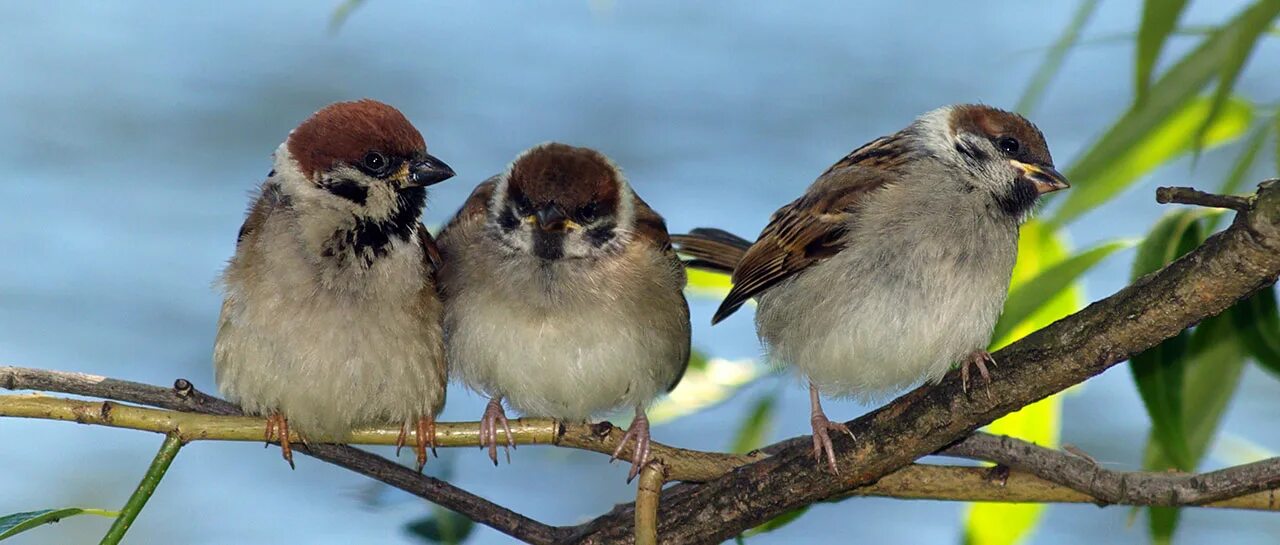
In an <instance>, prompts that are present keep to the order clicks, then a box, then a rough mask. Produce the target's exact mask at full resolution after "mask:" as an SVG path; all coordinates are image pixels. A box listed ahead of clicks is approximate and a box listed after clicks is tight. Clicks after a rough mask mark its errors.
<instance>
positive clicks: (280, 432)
mask: <svg viewBox="0 0 1280 545" xmlns="http://www.w3.org/2000/svg"><path fill="white" fill-rule="evenodd" d="M262 440H263V441H266V445H263V446H264V447H265V446H267V445H270V444H271V443H272V442H279V443H280V455H281V456H284V461H286V462H289V469H297V468H296V467H295V466H294V465H293V448H292V447H291V446H290V445H289V421H288V420H287V419H285V417H284V415H282V414H280V413H278V412H275V413H271V415H270V416H268V417H267V430H266V432H265V433H263V435H262Z"/></svg>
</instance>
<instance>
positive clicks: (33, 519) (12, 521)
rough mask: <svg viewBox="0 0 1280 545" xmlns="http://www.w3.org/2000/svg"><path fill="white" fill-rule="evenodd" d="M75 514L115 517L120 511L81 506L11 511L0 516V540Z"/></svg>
mask: <svg viewBox="0 0 1280 545" xmlns="http://www.w3.org/2000/svg"><path fill="white" fill-rule="evenodd" d="M76 515H97V516H100V517H107V518H116V517H118V516H120V513H117V512H115V511H104V510H102V509H86V508H81V507H68V508H65V509H41V510H39V511H27V512H25V513H13V514H11V515H5V516H3V517H0V540H5V539H8V538H11V537H13V536H15V535H18V534H21V533H22V532H25V531H27V530H30V529H32V528H35V527H38V526H41V525H44V524H53V523H55V522H58V521H60V520H62V519H64V518H67V517H73V516H76Z"/></svg>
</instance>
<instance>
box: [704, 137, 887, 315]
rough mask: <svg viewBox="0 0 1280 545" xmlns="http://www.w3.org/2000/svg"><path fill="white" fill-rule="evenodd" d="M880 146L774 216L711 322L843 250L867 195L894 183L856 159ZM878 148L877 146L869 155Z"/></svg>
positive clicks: (824, 178)
mask: <svg viewBox="0 0 1280 545" xmlns="http://www.w3.org/2000/svg"><path fill="white" fill-rule="evenodd" d="M883 140H885V139H880V140H877V141H876V142H881V141H883ZM876 142H873V143H872V144H868V145H867V146H863V147H862V148H859V149H858V150H855V151H854V153H851V154H850V155H849V156H848V157H846V158H845V159H842V160H841V162H840V163H837V164H836V165H837V166H835V167H832V169H830V170H828V171H827V172H826V173H825V174H823V175H822V176H821V177H819V178H818V181H816V182H815V183H814V184H813V185H812V186H811V187H810V188H809V190H808V191H807V192H806V193H805V194H804V196H802V197H800V198H799V199H796V200H794V201H792V202H791V203H790V204H788V205H786V206H784V207H782V208H780V209H778V211H777V212H775V213H774V214H773V216H772V217H771V218H770V219H769V224H768V225H767V226H765V228H764V231H762V232H761V233H760V238H758V239H757V240H756V242H755V244H752V245H751V247H750V248H748V249H747V251H746V253H745V254H744V255H743V256H742V259H741V261H739V262H738V264H737V267H736V268H735V269H734V271H733V289H731V290H730V291H729V295H728V296H727V297H725V300H724V302H722V303H721V304H720V308H719V309H718V310H716V314H715V316H714V317H713V318H712V323H716V322H719V321H720V320H723V319H725V318H727V317H728V316H729V315H730V314H733V313H734V312H735V311H737V310H738V308H740V307H742V305H743V304H744V303H746V302H747V300H749V299H751V298H752V297H755V296H757V295H759V294H760V293H762V292H764V291H765V290H767V289H769V288H770V287H773V286H774V285H777V284H778V283H779V282H782V281H783V280H786V279H787V278H790V277H792V276H794V275H795V274H797V273H799V272H800V271H803V270H804V269H805V268H807V267H809V266H811V265H813V264H815V263H818V262H819V261H822V260H824V259H826V258H828V257H831V256H832V255H835V253H836V252H838V251H840V250H841V249H843V248H844V246H845V245H846V244H847V241H846V240H845V234H846V230H847V229H848V226H849V222H850V221H851V220H852V219H853V217H854V216H855V215H856V214H857V210H858V206H859V205H860V204H861V202H862V201H863V200H864V199H865V197H866V195H867V194H869V193H870V192H872V191H874V190H876V189H879V188H881V187H884V186H885V185H886V184H887V183H888V180H889V179H890V177H889V176H886V172H885V170H882V169H880V168H874V167H872V168H868V167H866V166H863V165H864V164H865V163H860V162H858V161H856V159H857V157H856V156H857V155H858V154H859V153H867V152H868V150H869V146H872V145H873V144H875V143H876ZM875 149H878V148H871V149H870V151H875ZM885 157H886V156H885V155H882V154H879V153H875V154H873V156H871V157H869V158H868V159H869V160H871V161H872V162H879V161H880V160H882V159H884V158H885ZM842 163H846V164H843V165H842Z"/></svg>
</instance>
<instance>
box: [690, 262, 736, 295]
mask: <svg viewBox="0 0 1280 545" xmlns="http://www.w3.org/2000/svg"><path fill="white" fill-rule="evenodd" d="M687 271H688V274H689V284H688V285H686V286H685V291H686V292H687V293H688V294H689V295H692V296H694V297H704V298H707V299H715V300H720V299H724V297H725V296H726V295H729V289H730V288H732V287H733V282H732V281H731V280H730V279H729V275H727V274H724V273H719V272H712V271H704V270H701V269H687Z"/></svg>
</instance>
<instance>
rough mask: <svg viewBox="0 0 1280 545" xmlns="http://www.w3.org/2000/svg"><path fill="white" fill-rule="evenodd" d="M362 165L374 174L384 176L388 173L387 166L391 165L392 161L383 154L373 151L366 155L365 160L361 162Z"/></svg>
mask: <svg viewBox="0 0 1280 545" xmlns="http://www.w3.org/2000/svg"><path fill="white" fill-rule="evenodd" d="M360 164H361V166H363V167H364V168H365V170H367V171H369V172H370V173H372V174H382V173H383V172H384V171H386V169H387V166H389V165H390V164H391V161H388V160H387V156H386V155H383V154H382V153H381V152H377V151H371V152H369V153H366V154H364V159H361V160H360Z"/></svg>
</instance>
